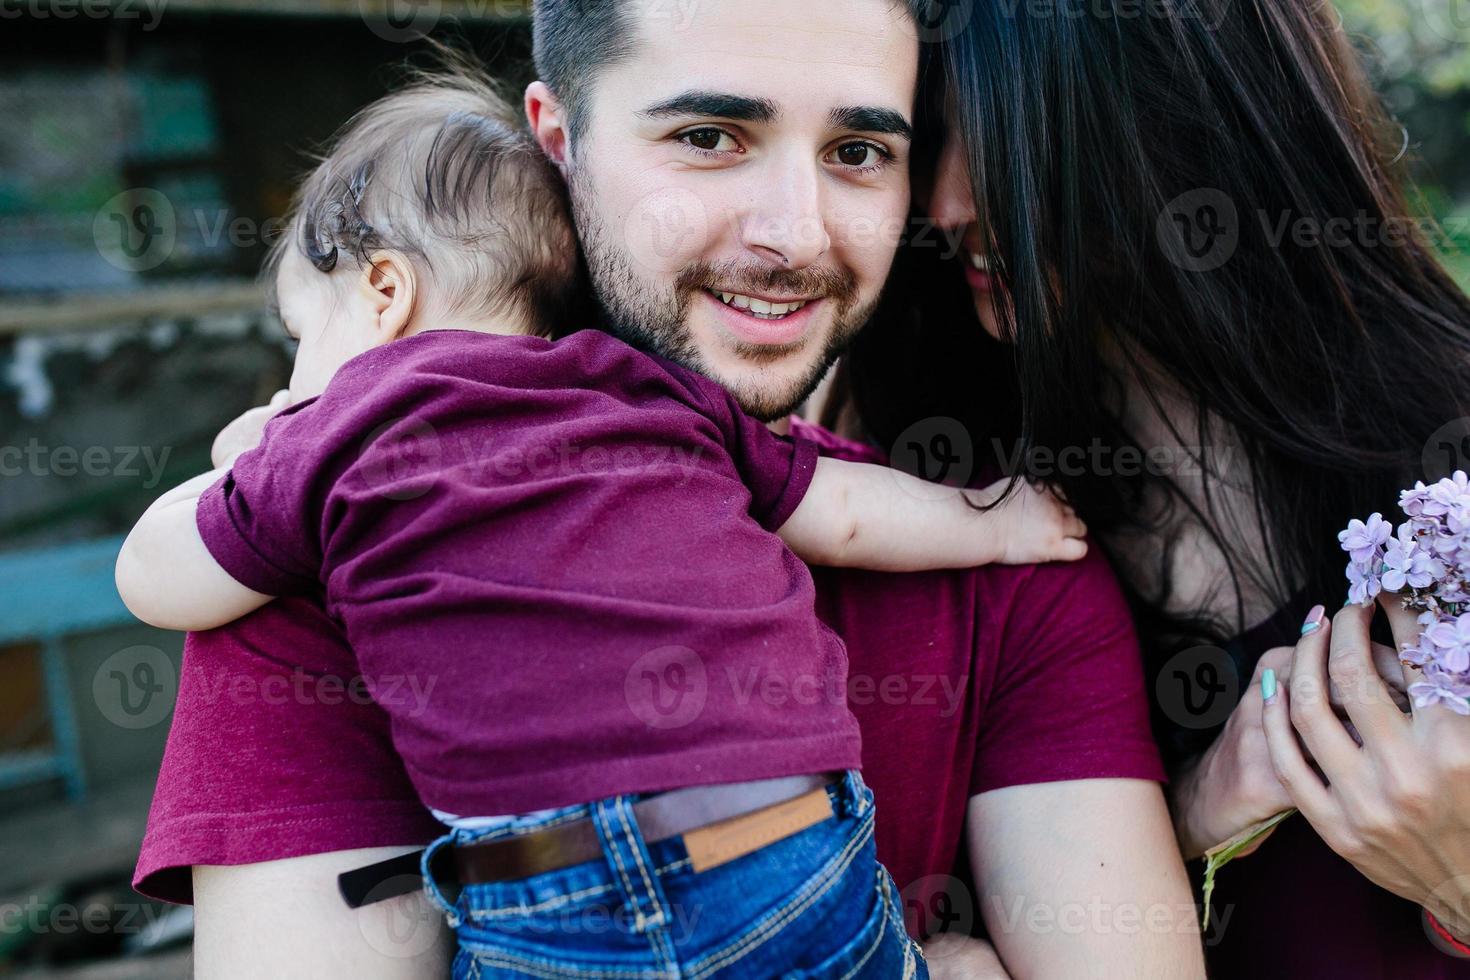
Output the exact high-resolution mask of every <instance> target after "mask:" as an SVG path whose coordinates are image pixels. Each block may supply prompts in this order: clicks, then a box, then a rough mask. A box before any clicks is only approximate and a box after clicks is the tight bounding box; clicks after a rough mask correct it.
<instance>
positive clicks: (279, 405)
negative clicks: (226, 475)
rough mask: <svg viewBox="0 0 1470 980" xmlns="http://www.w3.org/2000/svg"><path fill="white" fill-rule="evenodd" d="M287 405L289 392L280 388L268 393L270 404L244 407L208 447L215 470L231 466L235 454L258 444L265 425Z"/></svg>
mask: <svg viewBox="0 0 1470 980" xmlns="http://www.w3.org/2000/svg"><path fill="white" fill-rule="evenodd" d="M290 404H291V393H290V392H289V391H286V390H285V389H282V390H280V391H278V392H276V393H275V394H274V395H272V396H271V400H270V404H268V405H261V406H259V407H257V408H250V409H246V410H245V411H244V412H242V413H241V414H240V415H239V416H238V417H236V418H235V419H234V420H233V421H231V422H230V423H229V424H227V425H226V426H225V427H224V428H223V429H220V430H219V435H217V436H215V437H214V445H213V446H212V447H211V448H210V450H209V459H210V462H212V463H213V464H214V466H215V468H216V469H224V468H227V467H230V466H233V465H234V464H235V458H236V457H237V456H239V455H240V454H241V453H243V452H246V451H247V450H250V449H254V448H255V447H256V446H258V445H260V440H261V437H262V436H263V435H264V433H265V424H266V423H267V422H269V421H270V420H271V419H273V418H275V417H276V416H277V415H278V414H279V413H280V412H281V410H282V409H284V408H286V407H287V406H288V405H290Z"/></svg>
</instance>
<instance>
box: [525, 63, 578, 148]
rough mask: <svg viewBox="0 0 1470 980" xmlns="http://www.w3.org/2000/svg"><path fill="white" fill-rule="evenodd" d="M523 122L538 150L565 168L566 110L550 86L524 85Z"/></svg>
mask: <svg viewBox="0 0 1470 980" xmlns="http://www.w3.org/2000/svg"><path fill="white" fill-rule="evenodd" d="M526 122H527V123H529V124H530V126H531V135H532V136H534V137H535V138H536V142H537V143H539V144H541V151H542V152H543V153H545V154H546V156H547V158H548V159H550V160H551V162H552V163H554V164H556V165H557V167H558V168H562V169H564V168H565V167H566V165H567V152H568V146H569V144H570V139H571V137H570V136H569V135H568V133H567V124H566V110H565V108H564V107H563V106H562V104H561V100H560V99H558V98H557V97H556V93H555V92H553V91H551V86H549V85H547V84H546V83H545V82H541V81H536V82H532V83H531V84H530V85H527V86H526Z"/></svg>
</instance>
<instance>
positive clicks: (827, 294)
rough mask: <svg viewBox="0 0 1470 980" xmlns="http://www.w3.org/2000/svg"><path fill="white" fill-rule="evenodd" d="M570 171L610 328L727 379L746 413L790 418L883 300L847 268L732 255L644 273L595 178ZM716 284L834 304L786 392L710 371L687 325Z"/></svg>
mask: <svg viewBox="0 0 1470 980" xmlns="http://www.w3.org/2000/svg"><path fill="white" fill-rule="evenodd" d="M568 176H569V180H568V184H569V187H570V196H571V200H572V214H573V216H574V219H575V221H576V224H577V234H578V236H579V237H580V238H581V241H582V252H583V254H584V255H585V256H586V258H587V269H588V273H589V275H590V277H591V280H592V289H593V292H594V293H595V294H596V298H597V303H598V306H599V308H600V309H601V311H602V317H603V325H604V327H605V328H606V329H607V330H608V332H610V333H612V334H613V335H614V336H616V337H618V338H619V339H621V340H623V341H624V342H626V343H628V344H631V345H632V346H634V347H637V348H639V349H641V350H645V351H649V352H650V353H654V354H657V355H659V356H661V357H666V358H668V359H669V360H671V361H674V362H675V363H677V364H680V365H682V366H684V367H686V368H688V369H689V370H691V371H695V372H698V373H699V374H703V375H705V376H706V377H709V378H713V379H714V380H715V381H718V382H720V383H721V384H723V385H725V386H726V387H727V388H729V389H730V393H731V394H732V395H734V396H735V399H736V401H738V402H739V403H740V405H741V407H743V408H744V409H745V410H746V412H748V413H749V414H750V415H752V416H754V417H755V418H758V419H761V420H762V421H766V422H770V421H774V420H775V419H779V418H784V417H785V416H787V415H790V414H791V413H792V412H793V411H795V410H796V409H797V408H798V407H799V406H800V405H801V404H802V403H803V402H805V401H806V400H807V398H809V397H810V396H811V394H812V392H814V391H816V390H817V386H818V385H820V384H821V383H822V378H824V377H825V376H826V374H827V371H828V370H829V369H830V368H831V367H832V365H833V364H835V363H836V362H837V359H838V358H839V357H840V356H841V355H842V352H843V351H844V350H846V349H847V346H848V344H850V343H851V342H852V339H853V337H855V336H856V335H857V333H858V331H859V330H861V329H862V328H863V326H864V324H866V323H867V322H868V320H869V319H870V318H871V317H872V315H873V311H874V309H875V308H876V307H877V305H878V299H877V298H876V297H875V298H874V299H872V300H870V301H868V302H866V303H861V304H860V303H859V297H858V291H857V282H856V277H854V276H853V274H852V273H851V272H849V271H846V270H844V271H842V272H836V271H832V270H827V269H796V270H793V269H780V268H774V267H769V268H768V267H764V266H759V265H754V264H747V263H741V262H735V261H731V262H724V263H720V264H719V265H714V264H712V263H708V262H695V263H692V264H690V265H688V266H686V267H685V268H683V269H681V270H680V271H679V272H678V274H677V275H675V276H674V278H673V281H672V283H671V284H670V283H669V281H668V279H667V278H662V277H661V278H649V277H646V276H643V275H640V273H639V271H638V269H637V266H636V263H635V261H634V259H633V257H632V256H631V255H629V253H628V250H627V248H626V247H624V245H623V243H622V242H621V241H618V240H617V239H616V238H615V237H614V236H613V235H612V234H611V231H610V229H609V227H608V224H607V222H605V221H604V220H603V219H602V215H601V214H600V213H599V212H598V211H597V208H596V206H595V205H594V204H593V202H592V196H593V193H594V192H593V189H592V187H591V182H590V181H589V180H588V179H587V177H586V175H585V174H584V173H582V172H581V168H578V167H575V166H574V167H571V168H569V175H568ZM715 287H718V288H719V289H720V290H722V291H724V292H727V293H742V294H756V295H760V294H762V293H773V292H774V293H779V294H781V295H787V296H820V297H822V298H823V301H824V302H828V303H831V304H833V307H834V309H835V313H834V314H833V326H832V331H831V334H830V335H829V336H828V337H827V338H826V340H825V345H824V347H823V348H822V351H821V355H820V356H819V357H817V358H815V359H814V360H813V361H812V362H811V363H810V366H809V367H808V369H807V371H806V373H805V374H804V375H802V376H801V377H799V378H797V379H796V381H794V382H792V383H791V384H788V385H784V386H783V388H782V390H780V391H771V390H768V387H767V386H762V385H760V384H759V383H756V384H741V383H739V382H737V381H735V380H734V379H726V378H721V377H718V376H717V375H715V374H714V373H712V371H711V370H710V368H709V363H708V361H707V360H706V359H705V357H704V355H703V353H702V352H701V351H700V349H699V346H698V344H697V343H696V342H695V340H694V338H693V336H692V335H691V331H690V329H689V324H688V318H689V312H690V305H691V304H692V303H693V302H694V301H695V299H696V298H698V296H699V294H700V293H702V292H705V291H706V290H708V289H713V288H715ZM802 346H805V342H798V343H796V344H790V345H774V346H773V345H765V344H748V343H738V344H737V345H736V346H735V348H734V350H735V352H736V354H737V355H738V356H739V357H740V358H741V359H742V360H744V361H747V362H749V363H751V364H755V365H759V364H761V363H762V362H767V363H769V362H774V361H778V360H781V359H783V358H786V357H788V356H791V355H792V354H793V353H794V352H795V351H796V350H798V349H799V348H800V347H802Z"/></svg>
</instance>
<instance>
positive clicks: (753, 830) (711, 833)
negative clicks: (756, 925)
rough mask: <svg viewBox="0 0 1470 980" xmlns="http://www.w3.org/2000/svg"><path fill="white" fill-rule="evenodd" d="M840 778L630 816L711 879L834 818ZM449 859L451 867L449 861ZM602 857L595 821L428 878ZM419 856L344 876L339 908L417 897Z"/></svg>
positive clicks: (771, 783) (678, 801) (439, 867)
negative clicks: (678, 844) (833, 795)
mask: <svg viewBox="0 0 1470 980" xmlns="http://www.w3.org/2000/svg"><path fill="white" fill-rule="evenodd" d="M840 775H841V774H839V773H828V774H826V775H816V776H788V777H784V778H781V779H763V780H759V781H756V782H746V783H727V784H724V785H719V786H691V787H688V788H687V789H677V790H672V791H670V792H667V793H661V794H659V795H658V796H654V797H650V798H649V799H646V800H640V801H639V802H637V803H635V804H633V815H634V817H635V818H636V820H637V821H638V828H639V830H641V831H642V832H643V839H644V840H645V841H646V842H647V843H650V844H653V843H657V842H658V841H663V840H668V839H670V838H672V837H679V836H682V837H683V838H684V845H685V849H686V850H687V851H688V853H689V858H690V864H691V866H692V867H693V869H694V870H695V871H696V872H698V871H706V870H708V869H710V868H713V867H717V866H718V865H720V864H723V863H724V862H726V861H733V860H735V859H736V858H738V857H743V856H744V855H746V854H749V853H751V852H752V851H755V850H758V849H759V848H762V847H765V846H766V845H767V844H774V843H775V842H776V841H778V840H782V839H784V838H786V837H789V836H791V835H792V834H795V833H799V832H800V831H803V830H805V829H806V828H808V827H811V826H814V825H815V824H818V823H820V822H821V821H823V820H825V819H827V818H828V817H831V816H832V815H833V814H832V803H831V799H830V797H828V795H827V787H828V786H830V785H831V784H832V783H834V782H836V781H837V780H838V779H839V778H840ZM451 855H452V858H453V866H452V867H451V866H450V864H449V861H448V860H447V859H448V858H450V856H451ZM601 855H602V842H601V841H600V840H599V839H598V837H597V831H596V829H595V828H594V827H593V825H592V821H591V819H584V820H577V821H574V822H572V823H567V824H563V825H561V826H558V827H549V828H547V829H545V830H538V831H535V832H532V833H529V834H523V835H521V836H519V837H507V838H502V839H500V840H495V841H486V842H484V843H478V844H468V845H465V846H462V847H453V848H443V849H441V850H440V851H439V852H438V853H436V854H435V855H434V859H433V861H432V867H431V868H430V872H431V873H432V874H433V876H434V879H435V880H436V881H439V882H442V883H445V884H451V883H457V884H461V885H468V884H484V883H488V882H493V881H511V880H515V879H518V878H529V877H531V876H532V875H538V874H544V873H546V872H548V871H556V870H558V869H560V868H569V867H571V866H573V865H575V864H584V863H586V862H588V861H595V860H597V859H598V858H599V857H601ZM422 856H423V851H415V852H413V853H411V854H402V855H399V856H398V857H394V858H389V859H388V860H386V861H379V862H377V863H375V864H369V865H366V866H365V867H361V868H354V869H353V870H351V871H346V872H343V873H342V874H340V875H338V876H337V887H338V889H339V890H340V891H341V893H342V900H343V901H345V902H346V903H347V905H348V907H350V908H354V909H355V908H361V907H362V906H364V905H371V904H373V903H374V902H381V901H383V900H385V899H389V898H394V897H397V896H399V895H408V894H411V893H413V892H415V891H418V890H419V889H420V888H421V887H422V879H421V877H420V874H419V860H420V858H421V857H422ZM456 879H457V880H456Z"/></svg>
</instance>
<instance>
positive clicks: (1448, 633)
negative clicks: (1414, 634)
mask: <svg viewBox="0 0 1470 980" xmlns="http://www.w3.org/2000/svg"><path fill="white" fill-rule="evenodd" d="M1419 645H1420V647H1421V648H1422V649H1423V650H1424V652H1425V653H1428V654H1429V655H1430V657H1431V658H1432V659H1433V660H1434V661H1435V662H1436V663H1438V664H1440V666H1442V667H1444V668H1445V669H1446V670H1450V671H1453V672H1455V673H1457V674H1459V673H1463V672H1465V671H1466V670H1470V613H1466V614H1464V615H1463V616H1457V617H1455V618H1454V619H1443V620H1440V621H1439V622H1437V623H1435V624H1434V625H1433V626H1430V627H1429V628H1428V629H1426V630H1425V631H1424V637H1423V639H1421V640H1420V641H1419Z"/></svg>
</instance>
